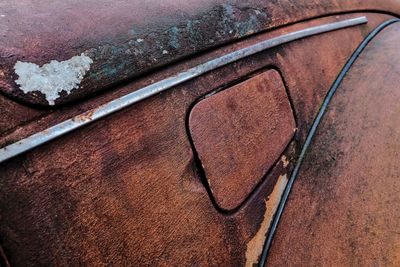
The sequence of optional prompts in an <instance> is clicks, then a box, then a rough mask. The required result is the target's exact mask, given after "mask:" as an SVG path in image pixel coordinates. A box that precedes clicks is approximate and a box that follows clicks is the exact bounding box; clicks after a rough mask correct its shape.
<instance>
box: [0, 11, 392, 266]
mask: <svg viewBox="0 0 400 267" xmlns="http://www.w3.org/2000/svg"><path fill="white" fill-rule="evenodd" d="M360 15H363V14H351V15H341V16H337V17H327V18H321V19H318V20H316V21H308V22H305V23H300V24H296V25H291V26H289V27H287V28H282V29H279V30H276V31H272V32H268V33H265V34H262V35H258V36H254V37H253V38H250V39H247V40H244V41H242V42H240V43H237V44H234V45H229V46H226V47H223V48H221V49H218V50H216V51H213V52H210V53H207V54H204V55H202V56H200V57H197V58H194V59H191V60H188V61H186V62H184V63H182V64H180V65H175V66H170V68H169V69H167V70H162V71H160V72H158V73H155V74H152V75H149V76H146V77H143V78H142V79H141V80H139V81H136V82H135V83H131V84H129V85H125V86H121V87H118V88H117V89H116V90H113V92H110V93H108V94H104V95H100V96H98V97H97V98H96V99H92V100H88V101H85V102H84V103H82V104H79V105H75V106H72V107H67V106H66V107H64V108H61V109H58V110H55V111H53V112H49V114H47V115H46V116H43V117H42V119H41V120H40V121H35V122H34V123H26V124H25V125H23V126H22V127H20V128H13V129H14V130H13V129H11V130H10V131H12V132H11V133H9V134H7V135H5V134H4V132H3V131H2V138H1V141H0V143H2V144H5V143H8V142H12V141H15V140H18V139H19V138H21V137H23V136H26V135H29V134H32V133H35V132H36V131H37V130H38V129H44V128H46V127H49V126H51V125H53V124H54V123H56V122H59V121H60V120H63V119H66V118H69V117H71V116H72V115H77V114H79V113H81V112H82V111H85V110H88V109H89V108H94V107H96V106H98V105H100V104H103V103H104V102H105V101H108V100H110V99H114V98H116V97H118V96H121V95H124V94H126V93H128V92H131V91H133V90H136V89H138V88H140V87H142V86H143V85H146V84H149V83H150V82H152V81H154V80H159V79H160V78H163V77H168V76H170V75H173V74H174V73H177V72H178V71H179V70H181V69H186V68H188V67H190V66H193V65H195V64H198V63H200V62H204V61H205V60H207V59H210V58H214V57H215V56H218V55H222V54H225V53H227V52H230V51H232V50H234V49H237V48H240V47H243V46H245V45H249V44H253V43H254V42H257V41H260V40H265V39H267V38H271V37H274V36H277V35H280V34H283V33H285V32H290V31H293V30H298V29H303V28H306V27H309V26H314V25H319V24H321V23H328V22H333V21H338V20H342V19H348V18H352V17H357V16H360ZM365 15H366V16H367V17H368V20H369V23H368V24H367V25H362V26H359V27H354V28H348V29H344V30H340V31H336V32H331V33H327V34H323V35H318V36H314V37H311V38H306V39H303V40H300V41H297V42H294V43H291V44H287V45H283V46H281V47H278V48H275V49H271V50H268V51H265V52H263V53H260V54H258V55H256V56H253V57H249V58H247V59H244V60H242V61H240V62H237V63H234V64H231V65H229V66H226V67H223V68H220V69H218V70H216V71H214V72H211V73H208V74H207V75H204V76H202V77H200V78H198V79H196V80H193V81H190V82H187V83H185V84H183V85H181V86H179V87H177V88H174V89H173V90H170V91H168V92H165V93H162V94H159V95H157V96H154V97H152V98H150V99H147V100H146V101H143V102H141V103H138V104H137V105H135V106H132V107H130V108H128V109H126V110H123V111H121V112H119V113H117V114H115V115H113V116H110V117H108V118H106V119H104V120H101V121H98V122H96V123H94V124H92V125H90V126H88V127H85V128H83V129H81V130H79V131H76V132H74V133H72V134H70V135H67V136H64V137H62V138H61V139H58V140H56V141H54V142H51V143H49V144H47V145H44V146H42V147H39V148H37V149H35V150H33V151H31V152H29V153H26V154H24V155H22V156H19V157H17V158H15V159H13V160H11V161H9V162H6V163H3V164H1V165H0V215H1V224H0V235H1V239H0V241H1V243H2V245H3V248H4V251H5V254H6V255H7V256H8V258H9V260H10V262H11V264H12V265H13V266H30V265H31V266H32V265H35V266H37V265H46V266H49V265H91V266H92V265H96V266H98V265H100V266H101V265H123V264H125V265H129V264H132V262H134V264H135V265H145V266H188V265H200V266H238V265H244V264H247V265H251V264H252V263H254V262H256V261H257V258H258V255H259V252H260V251H261V248H262V246H263V242H264V239H265V233H266V231H267V229H268V226H269V222H270V220H271V217H272V214H273V213H274V210H275V208H276V203H278V202H279V199H280V195H281V194H280V193H281V192H282V187H284V185H285V183H286V181H287V177H288V174H289V173H290V171H291V169H292V164H290V165H289V166H287V167H286V168H284V167H283V165H284V163H283V161H279V162H278V163H277V166H274V168H273V169H272V171H271V172H270V173H269V174H268V176H267V177H265V180H264V182H262V183H261V184H260V186H259V187H257V188H256V190H255V192H254V194H253V195H252V196H251V198H250V199H248V200H247V201H246V202H245V203H244V205H243V206H242V207H241V208H240V209H239V210H238V211H237V212H235V213H234V214H230V215H227V214H223V213H220V212H218V211H217V210H216V209H215V207H214V206H213V205H212V203H211V201H210V198H209V196H208V194H207V192H206V190H205V188H204V186H203V184H202V182H201V180H200V178H199V176H198V174H197V170H196V168H195V166H194V162H193V152H192V150H191V147H190V142H189V140H188V137H187V132H186V128H185V123H186V121H185V119H186V118H187V113H188V112H189V109H190V106H191V105H192V104H193V103H194V102H195V101H196V99H198V98H199V97H200V96H202V95H204V94H206V93H209V92H211V91H214V90H215V89H217V88H221V87H226V85H227V84H229V83H232V82H235V81H238V80H239V79H241V78H243V77H246V76H248V75H251V74H254V73H255V72H256V73H257V72H259V71H260V70H262V69H265V67H266V66H276V68H277V69H279V70H280V72H281V73H282V76H283V78H284V80H285V82H286V84H287V88H288V91H289V95H290V97H291V99H292V100H293V101H292V102H293V109H294V110H295V114H296V116H297V118H298V120H297V122H298V127H299V130H298V132H297V134H296V136H295V142H293V144H291V145H290V146H289V147H288V149H287V150H286V151H285V152H284V155H285V156H286V157H287V160H289V161H290V162H293V159H294V157H295V153H296V151H297V150H296V146H295V145H296V144H295V143H297V144H298V145H301V144H302V143H303V140H304V136H305V135H306V134H307V132H308V128H309V125H310V124H311V122H312V120H313V118H314V116H315V114H316V112H317V111H318V108H319V106H320V104H321V101H322V99H323V98H324V96H325V94H326V92H327V90H328V89H329V87H330V85H331V84H332V82H333V80H334V79H335V77H336V75H337V74H338V73H339V71H340V69H341V68H342V66H343V65H344V63H345V62H346V60H347V58H348V57H349V56H350V55H351V53H352V52H353V51H354V49H355V48H356V47H357V45H358V44H359V43H360V42H361V40H362V39H363V38H364V36H366V34H368V33H369V32H370V31H371V30H372V29H373V28H374V27H376V25H377V24H379V23H380V22H382V21H384V20H386V19H388V18H389V17H390V16H387V15H381V14H368V13H367V14H365ZM337 44H340V45H337ZM0 97H2V96H0ZM8 101H10V100H8V99H5V101H4V102H8ZM0 103H1V102H0ZM2 105H3V104H2ZM2 107H3V106H2ZM15 108H16V109H17V110H16V111H18V112H16V114H20V111H21V110H22V109H20V108H18V105H15ZM31 110H32V111H31V112H29V116H31V115H32V114H33V113H34V111H35V109H31ZM8 114H9V115H10V116H12V115H13V114H12V112H9V113H8ZM27 116H28V115H27ZM32 116H33V115H32ZM16 117H17V115H16ZM0 119H2V120H3V118H0ZM18 120H19V119H18V118H15V125H18V123H17V122H18Z"/></svg>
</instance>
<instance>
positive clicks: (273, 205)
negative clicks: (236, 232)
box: [245, 174, 288, 267]
mask: <svg viewBox="0 0 400 267" xmlns="http://www.w3.org/2000/svg"><path fill="white" fill-rule="evenodd" d="M287 183H288V179H287V175H286V174H285V175H281V176H279V178H278V181H277V182H276V184H275V187H274V190H273V191H272V193H271V194H270V195H269V197H268V200H266V201H265V213H264V219H263V221H262V222H261V225H260V228H259V229H258V231H257V233H256V234H255V235H254V237H253V238H252V239H251V240H250V242H249V243H247V251H246V265H245V266H246V267H252V266H254V264H256V263H257V262H258V260H259V258H260V255H261V253H262V249H263V247H264V242H265V239H266V234H267V233H268V229H269V226H270V225H271V222H272V219H273V217H274V215H275V212H276V209H277V208H278V205H279V202H280V201H281V198H282V194H283V192H284V191H285V188H286V185H287Z"/></svg>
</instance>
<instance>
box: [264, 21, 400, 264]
mask: <svg viewBox="0 0 400 267" xmlns="http://www.w3.org/2000/svg"><path fill="white" fill-rule="evenodd" d="M399 43H400V24H399V22H397V23H394V24H391V25H390V26H388V27H387V28H386V29H384V30H383V31H382V32H381V33H380V34H379V35H378V36H377V37H375V39H374V40H372V42H371V43H370V44H369V45H368V46H367V47H366V49H365V50H364V51H363V52H362V54H361V55H360V56H359V57H358V59H357V61H356V62H355V63H354V65H353V67H352V68H351V69H350V71H349V72H348V74H347V76H346V77H345V78H344V80H343V82H342V84H341V86H340V87H339V88H338V89H337V92H336V94H335V95H334V97H333V99H332V102H331V103H330V105H329V106H328V109H327V113H326V114H325V117H324V118H323V120H322V122H321V125H320V128H319V129H318V130H317V134H316V136H315V138H314V141H313V145H312V146H311V147H310V150H309V153H308V154H307V157H306V159H305V162H304V164H303V168H302V170H301V171H300V175H299V177H298V178H297V180H296V183H295V184H294V187H293V190H292V193H291V195H290V197H289V201H288V203H287V205H286V208H285V212H284V213H283V217H282V220H281V223H280V225H279V227H278V231H277V234H276V237H275V239H274V242H273V243H272V248H271V251H270V257H269V259H268V266H282V265H285V266H297V265H303V264H304V262H307V265H328V266H399V264H400V251H399V248H400V236H399V234H398V230H399V229H400V206H399V202H400V192H399V188H400V180H399V177H400V168H399V153H400V145H399V144H400V134H399V133H400V120H399V118H400V109H399V99H400V90H399V86H398V85H399V83H400V68H399V66H398V64H397V63H398V62H399V60H400V54H399V45H398V44H399Z"/></svg>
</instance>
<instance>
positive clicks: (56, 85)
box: [14, 53, 93, 105]
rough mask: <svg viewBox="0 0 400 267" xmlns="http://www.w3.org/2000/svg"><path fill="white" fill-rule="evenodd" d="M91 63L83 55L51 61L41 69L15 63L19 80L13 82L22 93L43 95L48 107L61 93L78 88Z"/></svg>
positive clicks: (31, 64) (28, 64) (30, 64)
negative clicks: (35, 92)
mask: <svg viewBox="0 0 400 267" xmlns="http://www.w3.org/2000/svg"><path fill="white" fill-rule="evenodd" d="M92 63H93V60H92V59H91V58H90V57H88V56H86V55H85V54H83V53H82V54H81V55H80V56H75V57H72V58H71V59H69V60H66V61H61V62H59V61H56V60H52V61H50V63H47V64H44V65H43V66H42V67H39V66H38V65H36V64H34V63H29V62H21V61H17V63H16V64H15V66H14V70H15V73H16V74H17V75H18V76H19V78H18V80H16V81H15V82H16V83H17V84H18V85H19V86H20V89H21V90H22V91H23V92H24V93H26V94H27V93H29V92H34V91H39V92H41V93H42V94H44V95H45V97H46V100H47V101H48V102H49V105H54V101H55V100H56V99H57V98H59V97H60V93H61V92H62V91H65V92H66V93H67V94H70V93H71V91H72V90H73V89H77V88H79V84H80V83H81V81H82V79H83V77H84V76H85V74H86V72H87V71H89V69H90V64H92Z"/></svg>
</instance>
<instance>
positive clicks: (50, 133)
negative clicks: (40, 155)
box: [0, 17, 368, 163]
mask: <svg viewBox="0 0 400 267" xmlns="http://www.w3.org/2000/svg"><path fill="white" fill-rule="evenodd" d="M367 21H368V20H367V18H366V17H359V18H354V19H349V20H344V21H339V22H335V23H330V24H325V25H320V26H315V27H310V28H308V29H304V30H301V31H296V32H292V33H288V34H285V35H282V36H279V37H275V38H272V39H270V40H265V41H263V42H260V43H258V44H255V45H252V46H249V47H245V48H242V49H240V50H238V51H235V52H232V53H229V54H227V55H224V56H222V57H219V58H216V59H213V60H211V61H208V62H206V63H203V64H201V65H198V66H196V67H194V68H191V69H189V70H187V71H185V72H182V73H179V74H177V75H174V76H172V77H169V78H166V79H164V80H161V81H159V82H156V83H153V84H151V85H148V86H146V87H144V88H141V89H139V90H137V91H135V92H133V93H130V94H128V95H126V96H123V97H121V98H119V99H115V100H113V101H110V102H109V103H106V104H104V105H102V106H100V107H98V108H95V109H92V110H89V111H87V112H85V113H83V114H80V115H78V116H76V117H74V118H72V119H69V120H66V121H64V122H62V123H60V124H57V125H55V126H52V127H50V128H48V129H46V130H44V131H42V132H40V133H36V134H34V135H32V136H30V137H27V138H26V139H23V140H20V141H18V142H16V143H14V144H11V145H9V146H7V147H4V148H1V149H0V163H1V162H3V161H5V160H7V159H10V158H12V157H15V156H17V155H19V154H21V153H24V152H26V151H28V150H30V149H32V148H35V147H37V146H40V145H42V144H44V143H47V142H49V141H51V140H53V139H55V138H57V137H60V136H62V135H64V134H67V133H69V132H71V131H74V130H76V129H78V128H80V127H83V126H85V125H87V124H89V123H91V122H93V121H96V120H98V119H101V118H103V117H105V116H108V115H110V114H112V113H115V112H117V111H119V110H121V109H123V108H126V107H129V106H130V105H132V104H134V103H137V102H139V101H142V100H144V99H146V98H148V97H150V96H153V95H155V94H157V93H160V92H163V91H165V90H167V89H170V88H172V87H173V86H176V85H179V84H181V83H183V82H186V81H188V80H191V79H193V78H196V77H198V76H200V75H202V74H204V73H207V72H209V71H212V70H214V69H216V68H220V67H222V66H225V65H227V64H229V63H232V62H235V61H237V60H240V59H243V58H245V57H248V56H250V55H254V54H256V53H259V52H261V51H263V50H265V49H268V48H272V47H275V46H278V45H281V44H284V43H287V42H290V41H293V40H296V39H300V38H304V37H308V36H312V35H314V34H319V33H324V32H329V31H333V30H337V29H343V28H346V27H351V26H356V25H360V24H364V23H366V22H367Z"/></svg>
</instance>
